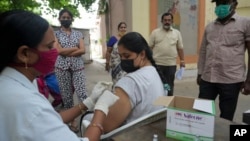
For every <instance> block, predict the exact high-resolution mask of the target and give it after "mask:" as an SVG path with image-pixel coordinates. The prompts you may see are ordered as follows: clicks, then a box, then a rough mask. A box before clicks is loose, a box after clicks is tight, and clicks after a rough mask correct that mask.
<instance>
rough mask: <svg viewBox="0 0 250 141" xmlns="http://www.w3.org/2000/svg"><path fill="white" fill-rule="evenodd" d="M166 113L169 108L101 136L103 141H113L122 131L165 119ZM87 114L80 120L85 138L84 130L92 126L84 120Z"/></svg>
mask: <svg viewBox="0 0 250 141" xmlns="http://www.w3.org/2000/svg"><path fill="white" fill-rule="evenodd" d="M166 111H167V108H162V109H160V110H157V111H155V112H152V113H150V114H148V115H145V116H143V117H140V118H138V119H136V120H134V121H132V122H129V123H127V124H125V125H122V126H121V127H119V128H116V129H114V130H113V131H111V132H109V133H106V134H103V135H102V136H101V140H102V141H108V140H112V137H113V136H114V135H116V134H119V133H120V132H122V131H125V130H128V129H130V128H134V127H140V126H143V125H146V124H149V123H152V122H154V121H157V120H159V119H162V118H164V117H166ZM85 115H86V114H84V115H82V117H81V120H80V131H81V133H80V134H81V136H83V133H84V130H85V129H86V128H87V127H88V125H89V124H90V121H88V120H84V119H83V117H84V116H85Z"/></svg>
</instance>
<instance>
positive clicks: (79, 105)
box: [78, 104, 85, 114]
mask: <svg viewBox="0 0 250 141" xmlns="http://www.w3.org/2000/svg"><path fill="white" fill-rule="evenodd" d="M78 107H79V109H80V111H81V113H82V114H83V113H84V112H85V111H84V109H83V107H82V106H81V104H78Z"/></svg>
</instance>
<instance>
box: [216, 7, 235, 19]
mask: <svg viewBox="0 0 250 141" xmlns="http://www.w3.org/2000/svg"><path fill="white" fill-rule="evenodd" d="M230 8H231V5H230V4H225V5H219V6H216V7H215V11H214V12H215V14H216V15H217V17H218V18H219V19H223V18H225V17H227V16H228V15H229V14H230V13H231V11H230Z"/></svg>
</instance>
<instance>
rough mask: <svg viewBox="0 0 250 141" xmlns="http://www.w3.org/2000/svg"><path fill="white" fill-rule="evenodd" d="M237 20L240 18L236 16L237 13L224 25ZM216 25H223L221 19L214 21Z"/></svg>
mask: <svg viewBox="0 0 250 141" xmlns="http://www.w3.org/2000/svg"><path fill="white" fill-rule="evenodd" d="M237 18H238V15H237V14H236V13H234V14H233V16H232V17H231V18H230V19H228V20H227V21H226V22H225V23H224V25H225V24H228V23H229V22H230V21H235V20H237ZM214 24H222V23H221V22H220V21H219V19H218V18H217V19H216V20H215V21H214Z"/></svg>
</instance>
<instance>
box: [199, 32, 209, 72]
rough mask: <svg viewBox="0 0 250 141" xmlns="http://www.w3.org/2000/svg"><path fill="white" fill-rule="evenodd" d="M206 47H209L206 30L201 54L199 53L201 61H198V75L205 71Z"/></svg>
mask: <svg viewBox="0 0 250 141" xmlns="http://www.w3.org/2000/svg"><path fill="white" fill-rule="evenodd" d="M206 45H207V40H206V30H205V32H204V35H203V38H202V42H201V46H200V53H199V59H198V63H197V64H198V66H197V68H198V74H202V72H203V69H204V64H205V59H206V58H205V57H206Z"/></svg>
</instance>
